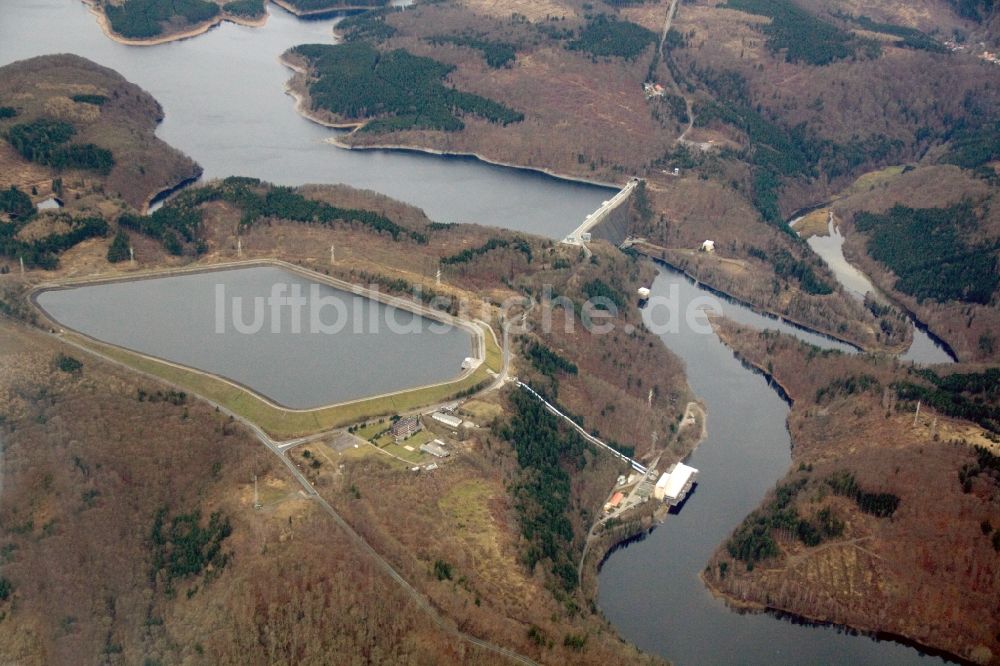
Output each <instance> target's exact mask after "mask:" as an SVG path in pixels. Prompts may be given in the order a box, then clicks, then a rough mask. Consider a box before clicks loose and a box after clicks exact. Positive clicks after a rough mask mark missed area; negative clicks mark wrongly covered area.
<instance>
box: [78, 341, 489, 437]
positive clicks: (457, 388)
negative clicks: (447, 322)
mask: <svg viewBox="0 0 1000 666" xmlns="http://www.w3.org/2000/svg"><path fill="white" fill-rule="evenodd" d="M66 337H67V338H68V339H69V340H71V341H73V342H75V343H79V344H81V345H83V346H85V347H87V348H89V349H92V350H94V351H96V352H98V353H100V354H103V355H105V356H107V357H109V358H112V359H114V360H116V361H118V362H120V363H123V364H125V365H127V366H129V367H132V368H135V369H136V370H139V371H140V372H145V373H148V374H150V375H153V376H155V377H159V378H160V379H163V380H165V381H168V382H170V383H172V384H175V385H177V386H179V387H181V388H184V389H186V390H188V391H190V392H192V393H196V394H198V395H200V396H202V397H205V398H207V399H209V400H211V401H212V402H215V403H218V404H220V405H222V406H224V407H226V408H227V409H229V410H231V411H232V412H233V413H235V414H238V415H239V416H242V417H243V418H245V419H247V420H249V421H251V422H253V423H255V424H257V425H258V426H260V427H261V428H262V429H264V430H265V431H266V432H267V433H268V434H269V435H271V436H272V437H274V438H276V439H285V438H293V437H299V436H302V435H306V434H309V433H313V432H318V431H321V430H329V429H332V428H339V427H343V426H347V425H350V424H352V423H358V422H359V421H365V420H367V419H371V418H373V417H378V416H390V415H393V414H398V413H401V412H405V411H409V410H412V409H417V408H419V407H423V406H426V405H432V404H434V403H437V402H443V401H445V400H449V399H451V398H454V397H457V396H458V395H459V394H461V393H462V392H464V391H467V390H469V389H471V388H472V387H474V386H476V385H478V384H480V383H481V382H484V381H486V380H487V379H489V377H490V373H489V368H490V366H491V364H490V363H489V362H487V363H485V364H483V365H482V366H480V367H479V368H478V369H477V370H476V371H475V372H473V373H472V374H471V375H468V376H466V377H464V378H462V379H459V380H456V381H453V382H448V383H445V384H438V385H434V386H427V387H423V388H418V389H415V390H412V391H402V392H399V393H394V394H391V395H384V396H378V397H374V398H370V399H364V400H357V401H354V402H349V403H342V404H339V405H332V406H330V407H321V408H318V409H312V410H306V411H299V410H290V409H284V408H282V407H278V406H276V405H273V404H270V403H268V402H266V401H264V400H262V399H261V398H260V397H258V396H256V395H254V394H252V393H250V392H249V391H248V390H246V389H243V388H240V387H238V386H236V385H234V384H231V383H229V382H227V381H224V380H222V379H220V378H218V377H214V376H212V375H208V374H205V373H202V372H197V371H194V370H190V369H188V368H184V367H181V366H177V365H173V364H170V363H165V362H163V361H159V360H156V359H153V358H150V357H148V356H143V355H141V354H137V353H135V352H132V351H129V350H126V349H122V348H120V347H115V346H113V345H108V344H104V343H102V342H98V341H96V340H92V339H90V338H87V337H86V336H83V335H80V334H77V333H67V334H66ZM485 337H486V349H487V357H489V355H490V351H491V350H492V353H493V356H494V357H496V356H499V355H500V351H499V347H497V345H496V343H495V342H494V341H493V337H492V336H491V335H486V336H485ZM497 367H499V366H497ZM382 427H384V426H382ZM359 436H362V437H365V435H361V434H360V433H359Z"/></svg>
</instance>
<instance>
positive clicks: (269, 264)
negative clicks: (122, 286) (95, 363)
mask: <svg viewBox="0 0 1000 666" xmlns="http://www.w3.org/2000/svg"><path fill="white" fill-rule="evenodd" d="M247 268H278V269H281V270H284V271H287V272H289V273H291V274H293V275H297V276H299V277H302V278H305V279H307V280H310V281H312V282H315V283H319V284H325V285H327V286H330V287H332V288H334V289H337V290H339V291H342V292H344V293H345V294H351V295H355V296H361V297H363V298H367V299H370V300H372V301H373V302H376V303H380V304H382V305H384V306H387V307H393V308H398V309H401V310H404V311H407V312H410V313H412V314H414V315H416V316H418V317H422V318H424V319H431V320H435V321H438V322H440V323H444V324H447V325H450V326H453V327H456V328H460V329H462V330H464V331H466V332H467V333H468V334H469V335H470V336H471V337H472V339H473V340H474V341H476V340H478V338H479V337H481V336H483V335H484V331H483V330H482V328H480V326H479V325H477V324H476V323H475V322H472V321H467V320H462V319H460V318H458V317H454V316H452V315H449V314H448V313H445V312H438V311H435V310H433V309H432V308H429V307H426V306H424V305H422V304H421V303H417V302H414V301H409V300H407V299H404V298H400V297H396V296H391V295H389V294H385V293H382V292H381V291H373V290H372V289H370V288H367V287H364V286H362V285H357V284H352V283H348V282H345V281H343V280H339V279H337V278H333V277H331V276H328V275H324V274H322V273H317V272H315V271H312V270H310V269H307V268H304V267H302V266H297V265H295V264H292V263H289V262H286V261H282V260H280V259H273V258H260V259H248V260H245V261H235V262H233V261H229V262H221V263H217V264H204V265H194V266H191V265H188V266H178V267H173V268H166V269H164V268H154V269H150V270H140V271H137V272H135V273H115V274H110V275H104V276H101V275H97V276H93V275H91V276H84V277H79V278H65V279H61V280H55V281H52V282H43V283H40V284H37V285H35V286H34V287H33V288H32V289H31V291H30V293H29V295H28V299H29V301H30V303H31V304H32V305H33V306H34V308H35V309H36V311H37V312H38V313H39V314H40V315H41V316H42V318H43V319H44V321H45V324H46V325H47V326H48V328H49V329H50V331H51V332H52V333H58V332H59V331H60V330H62V331H63V332H64V333H65V332H69V333H72V334H73V335H76V336H79V337H81V338H84V339H85V340H88V341H90V342H91V343H96V344H97V345H99V346H107V347H111V348H114V349H121V350H124V351H125V352H128V353H129V354H134V355H136V356H139V357H140V358H144V359H147V360H151V361H154V362H156V363H161V364H164V365H167V366H170V367H173V368H176V369H180V370H183V371H185V372H189V373H193V374H194V375H197V376H203V377H207V378H209V379H213V380H215V381H219V382H223V383H224V384H228V385H230V386H232V387H235V388H237V389H240V390H241V391H244V392H246V393H248V394H249V395H250V396H252V397H253V398H255V399H257V400H259V401H261V402H262V403H264V404H266V405H268V406H269V407H271V408H273V409H276V410H279V411H281V412H285V413H289V414H313V413H317V412H322V411H326V410H332V409H336V408H343V407H348V406H352V405H355V404H359V403H363V402H366V401H369V400H379V399H382V398H386V397H391V396H401V395H403V394H407V393H416V392H419V391H424V390H426V389H430V388H437V387H441V386H446V385H450V384H458V383H460V382H462V381H464V380H466V379H467V378H468V377H471V376H472V375H473V374H475V369H472V370H465V371H462V372H461V373H459V374H458V375H457V376H455V377H451V378H449V379H445V380H442V381H437V382H431V383H428V384H422V385H419V386H414V387H410V388H405V389H400V390H395V391H389V392H386V393H381V394H377V395H371V396H362V397H358V398H351V399H349V400H341V401H339V402H334V403H329V404H321V405H316V406H311V407H290V406H288V405H285V404H283V403H281V402H279V401H278V400H276V399H274V398H272V397H270V396H267V395H265V394H264V393H262V392H260V391H259V390H257V389H255V388H253V387H250V386H248V385H246V384H244V383H242V382H239V381H237V380H235V379H232V378H230V377H227V376H225V375H222V374H218V373H215V372H211V371H208V370H203V369H200V368H196V367H193V366H189V365H185V364H183V363H178V362H176V361H171V360H169V359H166V358H162V357H159V356H156V355H154V354H149V353H146V352H142V351H138V350H135V349H131V348H128V347H124V346H122V345H118V344H115V343H112V342H107V341H105V340H101V339H100V338H97V337H94V336H92V335H90V334H88V333H84V332H83V331H79V330H76V329H74V328H71V327H69V326H66V325H65V324H63V323H62V322H60V321H59V320H58V319H56V317H55V316H54V315H52V314H51V313H49V312H48V311H47V310H46V309H45V308H44V307H43V306H42V305H41V304H40V303H39V302H38V298H39V297H40V296H41V295H43V294H44V293H47V292H50V291H59V290H66V289H74V288H79V287H86V286H98V285H107V284H115V283H123V282H124V283H130V282H139V281H144V280H158V279H163V278H171V277H183V276H190V275H203V274H208V273H218V272H224V271H232V270H241V269H247ZM493 337H494V338H495V337H496V334H495V332H494V333H493ZM481 348H482V345H480V344H474V345H473V349H481ZM469 354H470V355H472V356H475V355H477V352H476V351H470V352H469ZM482 360H483V362H484V363H485V358H483V359H482Z"/></svg>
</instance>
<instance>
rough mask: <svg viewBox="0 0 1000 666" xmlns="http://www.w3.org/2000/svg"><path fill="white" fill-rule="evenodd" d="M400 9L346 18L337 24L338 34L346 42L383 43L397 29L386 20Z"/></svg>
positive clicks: (369, 12) (377, 11)
mask: <svg viewBox="0 0 1000 666" xmlns="http://www.w3.org/2000/svg"><path fill="white" fill-rule="evenodd" d="M395 11H399V10H398V9H388V8H387V9H373V10H371V11H368V12H362V13H360V14H354V15H352V16H348V17H346V18H345V19H344V20H342V21H341V22H340V23H338V24H337V32H338V33H340V34H341V35H342V36H343V38H344V41H346V42H358V41H372V42H382V41H385V40H387V39H389V38H390V37H392V36H393V35H395V34H396V29H395V28H394V27H392V26H391V25H389V24H388V23H387V22H386V20H385V18H386V17H387V16H388V15H389V13H390V12H395Z"/></svg>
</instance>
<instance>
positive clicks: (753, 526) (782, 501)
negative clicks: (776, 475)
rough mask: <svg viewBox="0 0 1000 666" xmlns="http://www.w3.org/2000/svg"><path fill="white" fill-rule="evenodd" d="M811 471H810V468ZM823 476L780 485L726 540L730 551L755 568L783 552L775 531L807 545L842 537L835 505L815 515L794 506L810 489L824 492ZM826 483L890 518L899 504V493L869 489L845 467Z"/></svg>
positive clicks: (864, 508) (862, 506)
mask: <svg viewBox="0 0 1000 666" xmlns="http://www.w3.org/2000/svg"><path fill="white" fill-rule="evenodd" d="M806 473H807V474H808V472H806ZM818 481H819V480H818V479H817V480H813V479H810V478H808V476H803V477H799V478H798V479H795V480H794V481H789V482H787V483H782V484H779V485H778V486H777V488H776V489H775V493H774V498H773V499H772V500H771V501H769V502H768V503H767V504H765V505H764V507H762V508H760V509H757V510H756V511H754V512H753V513H751V514H750V515H749V516H747V517H746V519H745V520H744V521H743V523H742V524H741V525H740V526H739V527H738V528H737V529H736V532H735V533H734V534H733V536H732V537H730V539H729V541H728V542H727V544H726V549H727V550H728V551H729V554H730V555H731V556H732V557H733V558H735V559H737V560H739V561H741V562H743V563H744V564H745V565H746V567H747V569H748V570H752V569H753V568H754V565H755V564H757V563H758V562H762V561H764V560H767V559H770V558H772V557H777V556H778V555H779V554H780V553H781V549H780V548H779V547H778V541H777V540H776V539H775V532H782V533H784V534H786V535H788V536H790V537H793V538H797V539H798V540H799V541H801V542H802V543H804V544H805V545H806V546H810V547H812V546H818V545H820V544H821V543H822V542H823V541H824V540H825V539H832V538H836V537H839V536H840V535H841V534H842V533H843V531H844V521H843V520H842V519H841V518H840V517H839V516H838V515H837V512H836V510H835V509H834V508H832V507H824V508H823V509H820V510H819V511H817V512H816V513H815V514H813V515H812V516H808V517H804V516H801V515H800V514H799V512H798V510H797V509H796V508H795V506H793V502H794V500H795V498H796V497H797V496H798V495H799V494H800V493H802V492H804V491H806V490H811V491H812V492H813V493H814V494H816V495H818V496H821V495H822V493H823V490H822V489H820V488H817V486H818V485H819V484H818V483H817V482H818ZM822 485H823V486H825V487H826V488H828V489H829V490H832V491H833V493H834V494H836V495H841V496H843V497H848V498H850V499H852V500H854V502H855V503H856V504H857V505H858V508H859V509H861V511H863V512H865V513H868V514H870V515H873V516H876V517H878V518H889V517H891V516H892V514H893V513H895V511H896V509H897V508H898V507H899V497H897V496H896V495H894V494H892V493H887V492H871V491H868V490H865V489H864V488H862V487H861V486H860V485H858V482H857V481H856V479H855V478H854V475H853V474H851V473H850V472H847V471H844V470H841V471H838V472H834V473H833V474H831V475H830V476H828V477H826V478H825V479H823V484H822Z"/></svg>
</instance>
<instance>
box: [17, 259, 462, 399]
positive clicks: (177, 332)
mask: <svg viewBox="0 0 1000 666" xmlns="http://www.w3.org/2000/svg"><path fill="white" fill-rule="evenodd" d="M274 285H284V286H285V287H286V289H285V292H284V294H282V295H290V294H293V290H297V291H298V293H299V294H301V296H302V298H303V299H305V300H306V301H307V303H305V304H303V306H302V307H301V309H300V312H299V316H294V314H295V313H293V310H292V308H291V307H290V306H288V305H285V306H282V307H280V308H279V309H278V310H276V311H272V309H271V306H270V301H268V300H266V299H269V298H270V297H271V294H272V288H273V287H274ZM220 286H221V288H222V289H224V292H222V294H223V298H222V299H221V303H222V308H220V307H219V303H220V298H219V294H220V292H219V289H220ZM236 299H240V300H239V301H237V300H236ZM254 299H259V301H258V303H259V307H257V305H256V304H254ZM319 299H326V300H323V301H320V300H319ZM37 301H38V304H39V305H40V306H41V307H42V308H43V309H44V310H45V311H46V312H47V313H48V314H49V315H51V317H52V318H53V319H55V320H56V321H58V322H59V323H60V324H62V325H63V326H65V327H67V328H71V329H74V330H76V331H79V332H81V333H84V334H86V335H89V336H90V337H93V338H96V339H98V340H101V341H103V342H109V343H111V344H114V345H118V346H121V347H125V348H126V349H131V350H133V351H137V352H140V353H143V354H147V355H150V356H155V357H157V358H161V359H164V360H167V361H171V362H173V363H179V364H181V365H185V366H188V367H191V368H196V369H198V370H204V371H205V372H209V373H212V374H215V375H219V376H221V377H225V378H227V379H230V380H232V381H234V382H236V383H237V384H241V385H243V386H245V387H247V388H249V389H251V390H252V391H254V392H256V393H259V394H261V395H263V396H265V397H267V398H269V399H270V400H271V401H272V402H276V403H278V404H280V405H282V406H285V407H290V408H293V409H308V408H311V407H319V406H323V405H329V404H333V403H338V402H344V401H348V400H354V399H357V398H365V397H368V396H373V395H380V394H382V393H390V392H395V391H400V390H403V389H409V388H414V387H417V386H422V385H424V384H432V383H437V382H442V381H447V380H450V379H454V378H456V377H458V375H459V374H461V366H462V361H463V360H464V359H465V358H466V357H468V356H472V355H473V351H474V350H473V342H472V340H473V338H472V335H471V334H470V333H469V332H468V331H466V330H464V329H462V328H458V327H456V326H448V325H445V324H442V323H441V322H437V321H432V320H429V319H425V318H423V317H421V316H419V315H416V314H414V313H412V312H409V311H408V310H402V309H400V308H396V307H392V306H389V305H386V304H384V303H381V302H378V301H374V300H371V299H369V298H365V297H363V296H358V295H355V294H352V293H347V292H345V291H342V290H340V289H336V288H334V287H331V286H329V285H325V284H320V283H318V282H313V281H310V280H308V279H307V278H305V277H302V276H300V275H298V274H295V273H291V272H290V271H287V270H285V269H282V268H278V267H274V266H255V267H250V268H238V269H231V270H220V271H209V272H203V273H191V274H185V275H176V276H171V277H156V278H151V279H141V280H129V281H121V282H107V283H101V284H92V285H84V286H79V287H71V288H68V289H54V290H50V291H43V292H41V293H40V294H39V295H38V297H37ZM320 303H322V306H321V305H320ZM255 310H256V311H257V316H256V317H255ZM234 311H235V312H234ZM275 315H277V316H275ZM257 322H259V324H257ZM316 322H318V323H316ZM220 323H221V326H220ZM255 324H257V325H255ZM254 329H256V330H254Z"/></svg>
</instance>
